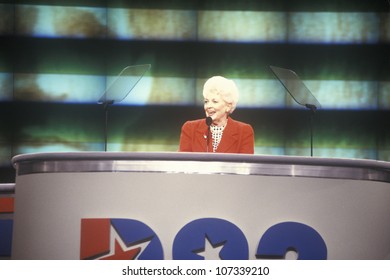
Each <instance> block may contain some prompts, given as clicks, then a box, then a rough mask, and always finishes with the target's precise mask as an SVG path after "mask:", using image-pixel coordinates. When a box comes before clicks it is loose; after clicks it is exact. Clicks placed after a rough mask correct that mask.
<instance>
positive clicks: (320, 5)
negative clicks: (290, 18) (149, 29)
mask: <svg viewBox="0 0 390 280" xmlns="http://www.w3.org/2000/svg"><path fill="white" fill-rule="evenodd" d="M2 2H3V3H10V4H25V5H56V6H74V7H77V6H86V7H88V6H89V7H112V8H134V9H193V10H248V11H258V10H268V11H362V12H368V11H377V12H388V11H389V3H388V2H387V1H386V0H376V1H367V0H355V1H347V0H316V1H310V0H288V1H286V0H272V1H259V0H243V1H237V0H224V1H220V0H186V1H183V0H164V1H162V0H147V1H145V0H132V1H121V0H110V1H106V0H94V1H89V0H57V1H55V3H53V1H50V0H34V1H27V0H5V1H2Z"/></svg>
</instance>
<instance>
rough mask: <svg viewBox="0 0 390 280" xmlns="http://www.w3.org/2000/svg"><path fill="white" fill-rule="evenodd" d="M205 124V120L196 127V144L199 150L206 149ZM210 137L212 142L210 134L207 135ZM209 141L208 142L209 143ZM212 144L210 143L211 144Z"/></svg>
mask: <svg viewBox="0 0 390 280" xmlns="http://www.w3.org/2000/svg"><path fill="white" fill-rule="evenodd" d="M207 129H208V127H207V125H206V123H205V122H202V123H200V124H199V126H198V128H197V129H196V136H195V137H196V140H195V141H196V145H197V146H198V147H199V149H200V150H202V151H205V152H206V151H207V148H206V147H207ZM209 137H210V141H209V142H210V143H211V142H212V140H211V135H209ZM210 143H209V144H210ZM211 145H212V144H211ZM209 147H210V145H209ZM209 151H210V148H209Z"/></svg>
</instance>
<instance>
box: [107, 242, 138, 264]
mask: <svg viewBox="0 0 390 280" xmlns="http://www.w3.org/2000/svg"><path fill="white" fill-rule="evenodd" d="M140 252H141V248H135V249H131V250H127V251H125V250H123V249H122V247H121V245H120V244H119V242H118V240H115V253H114V254H113V255H110V256H107V257H103V258H101V260H134V259H135V258H136V257H137V256H138V254H139V253H140Z"/></svg>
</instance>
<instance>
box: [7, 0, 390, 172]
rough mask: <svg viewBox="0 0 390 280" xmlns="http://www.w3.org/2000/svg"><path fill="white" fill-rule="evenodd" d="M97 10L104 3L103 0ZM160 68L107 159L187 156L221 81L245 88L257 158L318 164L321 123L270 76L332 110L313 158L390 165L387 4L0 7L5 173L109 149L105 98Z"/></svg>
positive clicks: (142, 88) (118, 118)
mask: <svg viewBox="0 0 390 280" xmlns="http://www.w3.org/2000/svg"><path fill="white" fill-rule="evenodd" d="M92 2H93V3H92ZM138 64H151V68H150V70H148V71H147V72H146V74H145V76H144V77H143V79H142V80H141V81H140V82H139V83H138V85H137V86H136V87H135V88H134V89H133V91H132V92H131V93H130V94H129V95H128V96H127V97H126V98H125V99H124V100H123V101H122V102H121V103H119V104H116V105H115V104H114V105H113V106H111V107H110V108H109V112H108V142H109V143H108V150H109V151H176V150H177V147H178V143H179V136H180V127H181V125H182V124H183V123H184V122H185V121H186V120H188V119H194V118H201V117H203V115H204V114H203V108H202V94H201V93H202V85H203V83H204V82H205V80H206V79H207V78H209V77H211V76H213V75H223V76H226V77H227V78H231V79H233V80H234V81H235V82H236V83H237V85H238V87H239V90H240V93H241V95H240V101H239V106H238V108H237V110H236V112H235V113H234V115H233V117H234V118H236V119H239V120H242V121H245V122H249V123H251V124H252V126H253V127H254V129H255V134H256V135H255V145H256V147H255V152H256V154H269V155H310V123H309V121H310V113H309V112H308V111H307V110H306V109H305V108H301V107H299V106H298V105H297V104H295V103H294V101H293V99H292V98H291V97H290V96H289V94H288V93H287V92H286V91H285V90H284V88H283V86H282V85H281V84H280V83H279V82H278V81H277V80H276V78H275V76H274V75H273V73H272V72H271V70H270V68H269V66H270V65H275V66H279V67H285V68H290V69H293V70H294V71H295V72H296V73H297V74H298V75H299V76H300V77H301V78H302V80H303V81H304V83H305V84H306V85H307V87H308V88H309V89H310V90H311V92H312V93H313V94H314V95H315V96H316V98H317V100H318V101H319V102H320V103H321V108H320V109H319V110H318V111H317V112H316V114H315V115H314V119H313V135H314V155H315V156H318V157H347V158H366V159H378V160H386V161H388V160H389V159H390V138H389V136H390V127H389V126H388V124H387V121H386V120H388V119H389V117H390V113H389V110H390V7H389V3H388V1H386V0H383V1H379V0H378V1H336V0H326V1H325V0H318V1H305V0H291V1H279V0H276V1H255V0H248V1H196V0H192V1H178V0H177V1H175V0H172V1H157V0H156V1H154V0H153V1H84V0H73V1H65V0H63V1H55V4H53V2H52V1H48V0H47V1H44V0H40V1H39V0H35V1H1V3H0V114H1V118H0V165H1V166H2V167H4V166H9V162H10V159H11V158H12V156H13V155H16V154H21V153H31V152H44V151H56V152H64V151H102V150H103V149H104V111H103V108H102V106H100V105H98V104H97V103H96V101H97V100H98V99H99V98H100V96H101V95H102V93H103V92H104V90H105V89H106V87H107V86H108V85H109V84H110V83H111V82H112V79H113V78H114V77H115V76H116V75H118V74H119V72H120V71H121V70H122V69H123V68H124V67H126V66H128V65H138Z"/></svg>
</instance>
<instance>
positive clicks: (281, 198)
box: [12, 152, 390, 260]
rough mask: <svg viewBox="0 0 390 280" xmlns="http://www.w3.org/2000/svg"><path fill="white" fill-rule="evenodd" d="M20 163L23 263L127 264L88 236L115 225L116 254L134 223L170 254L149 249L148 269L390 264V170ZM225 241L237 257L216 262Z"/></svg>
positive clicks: (381, 166) (319, 162) (119, 157)
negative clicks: (194, 264)
mask: <svg viewBox="0 0 390 280" xmlns="http://www.w3.org/2000/svg"><path fill="white" fill-rule="evenodd" d="M12 161H13V165H14V167H15V168H16V180H15V213H14V233H13V244H12V258H13V259H95V258H98V257H102V256H103V255H106V256H107V254H108V255H110V254H115V248H114V247H113V246H108V245H107V247H105V250H102V251H99V252H96V250H95V249H96V248H100V245H101V244H100V243H99V244H95V243H94V242H95V241H94V240H95V237H96V236H107V235H104V234H103V233H104V232H105V233H107V231H108V226H107V227H105V228H104V231H93V232H92V235H93V236H89V233H88V231H85V230H84V229H85V228H86V227H88V226H89V225H91V224H93V223H94V222H96V221H97V222H98V223H100V222H107V223H108V222H110V223H111V225H112V226H111V227H110V231H111V232H112V234H110V238H111V239H112V240H111V239H110V240H111V241H110V242H108V240H106V239H105V241H104V242H105V244H113V238H115V240H118V242H119V241H120V239H121V238H120V237H119V236H121V235H119V234H114V233H113V232H115V230H113V228H115V226H114V225H113V224H115V223H121V224H123V225H126V226H125V227H124V229H123V231H122V232H121V233H122V234H124V235H126V234H130V233H131V232H132V230H135V229H134V228H131V229H130V227H129V228H127V226H129V225H130V224H132V223H137V224H140V223H141V224H143V226H144V227H147V228H148V231H149V232H153V234H152V235H153V240H154V241H156V242H157V243H158V244H160V243H161V245H158V246H157V247H150V246H147V247H144V248H147V249H144V250H145V254H143V253H140V254H139V255H138V256H137V258H139V259H145V258H152V259H153V258H157V259H159V258H160V259H161V258H163V259H168V260H169V259H229V258H238V259H264V258H268V257H271V258H282V259H283V258H287V257H286V256H288V255H290V253H291V252H296V253H297V254H296V255H297V258H298V259H390V239H389V236H390V223H389V216H390V203H389V202H390V163H388V162H381V161H375V160H365V159H340V158H315V157H295V156H266V155H241V154H211V153H179V152H158V153H156V152H75V153H36V154H25V155H18V156H15V157H14V158H13V160H12ZM221 224H223V225H225V226H227V227H228V228H230V229H231V230H232V231H230V230H224V231H220V230H219V229H220V225H221ZM233 232H236V233H237V234H238V235H235V236H232V235H231V234H232V233H233ZM100 234H103V235H100ZM213 234H216V235H215V236H213V238H215V240H217V239H220V241H221V242H217V243H218V244H219V245H220V246H222V245H221V244H224V245H223V246H224V248H226V251H224V249H222V247H221V248H220V249H221V253H220V254H219V255H218V254H215V251H214V252H213V251H210V252H206V247H207V246H206V245H205V244H206V242H212V241H211V240H208V239H207V238H206V239H205V238H204V237H205V236H208V237H210V236H211V235H213ZM307 234H309V236H311V237H313V238H314V237H315V240H317V241H316V243H315V244H316V245H313V244H312V243H311V241H310V238H309V237H308V236H307ZM195 236H197V237H196V238H195ZM186 238H189V239H188V240H192V239H193V238H195V239H196V240H197V242H195V243H196V244H195V243H194V244H193V243H191V242H187V239H186ZM213 238H212V239H213ZM235 238H236V239H235ZM275 238H276V240H275ZM308 238H309V239H308ZM141 239H142V238H141ZM142 240H144V239H142ZM142 240H141V241H142ZM227 240H230V241H229V242H227ZM239 240H240V241H239ZM122 241H123V240H122ZM122 241H120V242H122ZM141 241H140V242H141ZM225 241H226V242H225ZM240 242H241V243H240ZM121 244H124V245H122V248H121V250H124V251H126V250H128V249H129V247H126V246H127V245H126V244H125V243H121ZM136 244H138V243H137V242H136ZM239 244H241V245H239ZM95 245H96V246H97V247H95ZM137 246H138V245H137ZM210 246H211V245H210ZM213 246H214V245H213ZM213 246H211V247H212V248H214V247H213ZM230 246H233V247H230ZM234 246H238V247H235V248H236V249H234ZM211 247H207V248H211ZM26 248H28V250H26ZM85 248H92V249H91V250H90V251H89V250H85ZM152 248H154V249H156V248H157V249H156V250H157V251H153V250H154V249H153V250H152ZM149 249H150V250H149ZM147 250H149V253H150V254H149V253H148V254H149V255H147V254H146V251H147ZM229 250H232V251H230V252H231V253H230V254H229V253H227V252H228V251H229ZM150 251H153V252H154V253H156V252H159V253H158V254H157V253H156V254H157V255H156V254H154V255H153V254H152V253H153V252H150Z"/></svg>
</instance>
